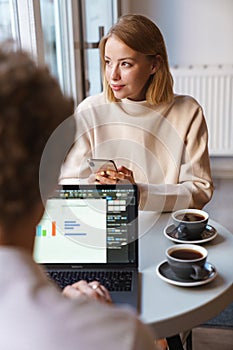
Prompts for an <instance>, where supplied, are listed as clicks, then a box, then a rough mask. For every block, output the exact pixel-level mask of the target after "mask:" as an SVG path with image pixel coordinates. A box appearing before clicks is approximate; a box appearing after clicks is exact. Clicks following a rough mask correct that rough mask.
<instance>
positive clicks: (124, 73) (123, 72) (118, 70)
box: [105, 36, 157, 101]
mask: <svg viewBox="0 0 233 350" xmlns="http://www.w3.org/2000/svg"><path fill="white" fill-rule="evenodd" d="M105 64H106V66H105V76H106V79H107V82H108V84H109V85H110V86H111V88H112V91H113V94H114V96H115V98H116V99H123V98H128V99H130V100H134V101H142V100H145V97H146V89H147V82H148V79H149V78H150V76H151V75H152V74H154V73H155V72H156V70H157V64H156V59H155V58H151V57H148V56H146V55H144V54H142V53H140V52H138V51H134V50H133V49H131V48H130V47H129V46H127V45H126V44H125V43H123V41H121V40H119V39H118V38H117V37H116V36H111V37H110V38H109V39H108V40H107V42H106V44H105Z"/></svg>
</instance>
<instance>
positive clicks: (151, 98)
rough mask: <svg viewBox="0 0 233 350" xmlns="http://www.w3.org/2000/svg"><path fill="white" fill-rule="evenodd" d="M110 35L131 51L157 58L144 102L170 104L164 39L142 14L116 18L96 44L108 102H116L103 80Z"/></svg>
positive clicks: (170, 87)
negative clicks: (158, 63) (157, 65)
mask: <svg viewBox="0 0 233 350" xmlns="http://www.w3.org/2000/svg"><path fill="white" fill-rule="evenodd" d="M112 35H115V36H117V37H118V38H119V39H120V40H121V41H123V42H124V43H125V44H126V45H127V46H129V47H130V48H131V49H133V50H135V51H138V52H140V53H143V54H145V55H148V56H154V57H156V56H157V57H160V59H159V62H160V66H159V69H158V71H157V72H156V73H155V74H154V75H153V76H151V79H150V81H149V84H148V88H147V93H146V100H147V102H148V103H150V104H151V105H155V104H158V103H162V102H169V101H171V99H172V98H173V78H172V75H171V73H170V71H169V65H168V56H167V51H166V46H165V43H164V39H163V36H162V34H161V32H160V30H159V28H158V27H157V26H156V25H155V24H154V23H153V22H152V21H151V20H150V19H149V18H147V17H145V16H142V15H124V16H122V17H120V18H119V20H118V22H117V23H116V24H114V25H113V26H112V27H111V28H110V30H109V32H108V34H107V35H106V36H104V37H103V38H102V40H101V41H100V44H99V48H100V56H101V61H102V72H103V87H104V91H105V93H106V96H107V98H108V100H109V101H110V102H114V101H116V98H115V96H114V94H113V92H112V89H111V87H110V86H109V84H108V82H107V81H106V78H105V74H104V72H105V45H106V42H107V40H108V38H110V37H111V36H112Z"/></svg>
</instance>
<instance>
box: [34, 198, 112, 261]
mask: <svg viewBox="0 0 233 350" xmlns="http://www.w3.org/2000/svg"><path fill="white" fill-rule="evenodd" d="M106 242H107V239H106V201H105V200H99V199H88V200H86V201H84V200H82V201H80V200H79V199H72V200H69V199H65V200H63V199H51V200H48V202H47V206H46V210H45V213H44V215H43V217H42V219H41V221H40V222H39V224H38V225H37V227H36V232H35V245H34V258H35V260H36V261H37V262H40V263H55V262H58V261H60V262H61V261H62V262H66V263H67V262H70V263H73V262H75V261H77V258H78V260H79V262H83V263H87V262H90V257H91V259H92V262H98V263H102V262H105V261H106V244H107V243H106ZM87 252H89V254H87Z"/></svg>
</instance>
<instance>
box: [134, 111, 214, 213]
mask: <svg viewBox="0 0 233 350" xmlns="http://www.w3.org/2000/svg"><path fill="white" fill-rule="evenodd" d="M180 132H181V133H182V127H181V128H180ZM181 137H182V138H183V140H184V147H183V153H182V157H181V163H180V165H179V171H178V180H177V183H169V182H167V183H165V184H148V185H146V184H138V186H139V189H140V209H143V210H155V211H161V212H162V211H164V212H167V211H174V210H178V209H182V208H197V209H201V208H203V207H204V205H205V204H206V203H207V202H208V201H209V200H210V199H211V197H212V194H213V183H212V178H211V171H210V162H209V152H208V130H207V125H206V122H205V118H204V116H203V112H202V108H201V107H200V106H199V107H198V108H197V109H196V111H195V113H194V115H193V118H192V119H191V122H190V124H189V127H188V128H187V127H186V130H185V133H184V134H183V135H182V136H181Z"/></svg>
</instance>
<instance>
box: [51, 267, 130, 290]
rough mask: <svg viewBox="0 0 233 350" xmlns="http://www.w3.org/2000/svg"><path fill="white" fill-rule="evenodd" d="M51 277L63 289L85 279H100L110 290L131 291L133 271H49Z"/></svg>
mask: <svg viewBox="0 0 233 350" xmlns="http://www.w3.org/2000/svg"><path fill="white" fill-rule="evenodd" d="M47 275H48V277H49V278H50V279H52V280H54V281H55V282H56V283H57V284H58V285H59V287H60V288H61V289H63V288H65V286H67V285H69V284H72V283H75V282H78V281H80V280H85V281H87V282H92V281H98V282H100V283H101V284H102V285H104V286H105V287H106V288H107V289H108V290H109V291H110V292H114V291H124V292H125V291H126V292H130V291H131V286H132V275H133V274H132V271H125V270H124V271H78V270H76V271H65V270H62V271H47Z"/></svg>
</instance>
